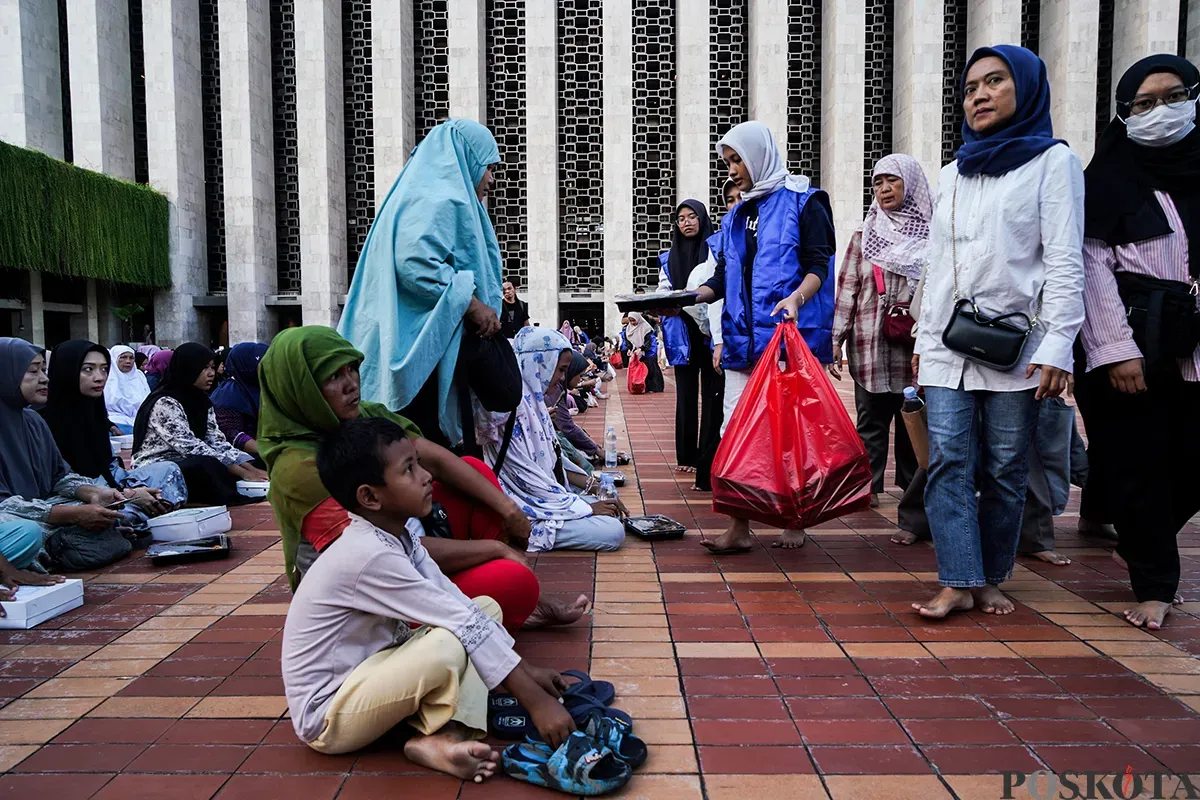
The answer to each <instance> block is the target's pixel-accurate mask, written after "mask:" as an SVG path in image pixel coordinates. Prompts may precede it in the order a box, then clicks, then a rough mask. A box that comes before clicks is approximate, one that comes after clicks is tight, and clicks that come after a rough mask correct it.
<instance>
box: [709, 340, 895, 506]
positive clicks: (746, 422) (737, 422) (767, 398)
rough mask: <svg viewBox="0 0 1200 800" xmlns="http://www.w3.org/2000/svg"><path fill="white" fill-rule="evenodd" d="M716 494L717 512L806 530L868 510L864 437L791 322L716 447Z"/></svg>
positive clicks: (766, 355)
mask: <svg viewBox="0 0 1200 800" xmlns="http://www.w3.org/2000/svg"><path fill="white" fill-rule="evenodd" d="M781 344H782V345H784V348H783V349H784V351H786V361H787V368H786V369H785V370H780V368H779V360H780V357H781V348H780V345H781ZM712 489H713V510H715V511H719V512H721V513H723V514H728V515H730V516H733V517H737V518H740V519H752V520H755V521H757V522H761V523H763V524H765V525H771V526H773V527H778V528H793V529H799V528H808V527H811V526H813V525H817V524H819V523H821V522H824V521H826V520H829V519H833V518H835V517H839V516H841V515H843V514H846V513H848V512H850V511H856V510H860V509H866V508H868V507H869V503H870V493H871V466H870V462H869V461H868V460H867V452H866V450H865V449H864V448H863V444H862V440H861V439H859V437H858V432H857V431H856V430H855V428H854V423H853V422H851V421H850V415H849V414H847V413H846V409H845V406H843V405H842V401H841V399H840V398H839V397H838V395H837V392H836V391H835V390H834V388H833V384H831V383H830V382H829V378H827V377H825V370H823V369H822V368H821V364H820V363H819V362H818V361H817V359H816V357H814V356H813V354H812V353H811V352H810V351H809V349H808V347H807V345H805V343H804V337H803V336H801V334H800V332H799V331H798V330H796V326H795V325H794V324H792V323H783V324H781V325H780V326H779V327H778V328H777V329H776V330H775V335H774V336H773V337H771V343H770V344H768V345H767V350H766V352H765V353H763V356H762V359H760V360H759V362H758V366H757V367H755V369H754V372H753V374H752V375H751V376H750V382H749V383H748V384H747V385H746V390H745V391H744V392H743V393H742V397H741V400H739V401H738V405H737V409H736V410H735V411H734V412H733V417H732V419H730V421H729V427H728V428H726V430H725V435H724V437H723V438H722V439H721V446H720V447H719V448H718V449H717V454H716V458H715V460H714V461H713V467H712Z"/></svg>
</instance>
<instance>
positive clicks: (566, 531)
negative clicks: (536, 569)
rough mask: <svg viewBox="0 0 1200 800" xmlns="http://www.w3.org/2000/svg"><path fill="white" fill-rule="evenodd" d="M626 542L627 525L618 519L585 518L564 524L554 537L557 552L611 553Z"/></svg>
mask: <svg viewBox="0 0 1200 800" xmlns="http://www.w3.org/2000/svg"><path fill="white" fill-rule="evenodd" d="M624 541H625V525H624V523H622V522H621V520H619V519H617V518H616V517H584V518H583V519H573V520H569V521H567V522H564V523H563V526H562V527H561V528H559V529H558V532H557V533H555V535H554V549H555V550H594V551H599V552H611V551H613V550H616V549H618V548H620V546H621V543H622V542H624Z"/></svg>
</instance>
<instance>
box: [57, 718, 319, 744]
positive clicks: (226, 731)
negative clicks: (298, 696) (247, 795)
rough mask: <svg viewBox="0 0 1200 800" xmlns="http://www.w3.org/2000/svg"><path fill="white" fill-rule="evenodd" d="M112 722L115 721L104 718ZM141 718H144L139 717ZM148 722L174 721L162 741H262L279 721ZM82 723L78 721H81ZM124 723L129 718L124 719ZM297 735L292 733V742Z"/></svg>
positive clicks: (205, 742)
mask: <svg viewBox="0 0 1200 800" xmlns="http://www.w3.org/2000/svg"><path fill="white" fill-rule="evenodd" d="M100 721H101V722H106V723H111V720H100ZM136 721H141V720H136ZM146 721H147V722H151V721H154V722H167V723H170V724H169V726H168V728H167V729H166V731H165V732H164V733H163V735H162V738H160V739H159V740H158V742H159V744H209V743H210V742H215V743H220V744H258V743H259V742H261V741H262V740H263V737H265V736H266V735H267V733H268V732H270V730H271V727H272V726H273V725H274V724H275V723H274V722H273V721H272V720H269V719H181V720H146ZM77 724H78V723H77ZM121 724H122V725H126V724H128V721H122V723H121ZM279 724H281V725H286V726H287V730H288V732H289V733H291V731H292V723H291V721H290V720H288V721H285V722H281V723H279ZM295 740H296V736H295V734H294V733H292V739H291V741H293V742H294V741H295Z"/></svg>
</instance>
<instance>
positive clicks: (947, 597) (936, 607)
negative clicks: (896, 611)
mask: <svg viewBox="0 0 1200 800" xmlns="http://www.w3.org/2000/svg"><path fill="white" fill-rule="evenodd" d="M912 607H913V608H915V609H916V610H917V613H918V614H920V615H921V616H922V617H929V618H930V619H944V618H945V617H946V616H947V615H948V614H950V613H951V612H953V611H970V610H971V609H972V608H974V607H975V598H973V597H972V596H971V590H970V589H955V588H953V587H951V586H945V587H942V590H941V591H940V592H938V593H937V594H935V595H934V596H933V599H932V600H930V601H929V602H928V603H913V604H912Z"/></svg>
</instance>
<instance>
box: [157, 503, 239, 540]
mask: <svg viewBox="0 0 1200 800" xmlns="http://www.w3.org/2000/svg"><path fill="white" fill-rule="evenodd" d="M149 525H150V538H152V539H153V540H154V541H156V542H179V541H183V540H184V539H201V538H203V537H205V536H212V535H213V534H216V533H228V532H229V530H230V529H231V528H232V527H233V520H231V519H230V518H229V510H228V509H227V508H226V507H225V506H206V507H204V508H181V509H179V510H178V511H172V512H171V513H170V514H163V515H162V516H161V517H155V518H153V519H152V520H150V522H149Z"/></svg>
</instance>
